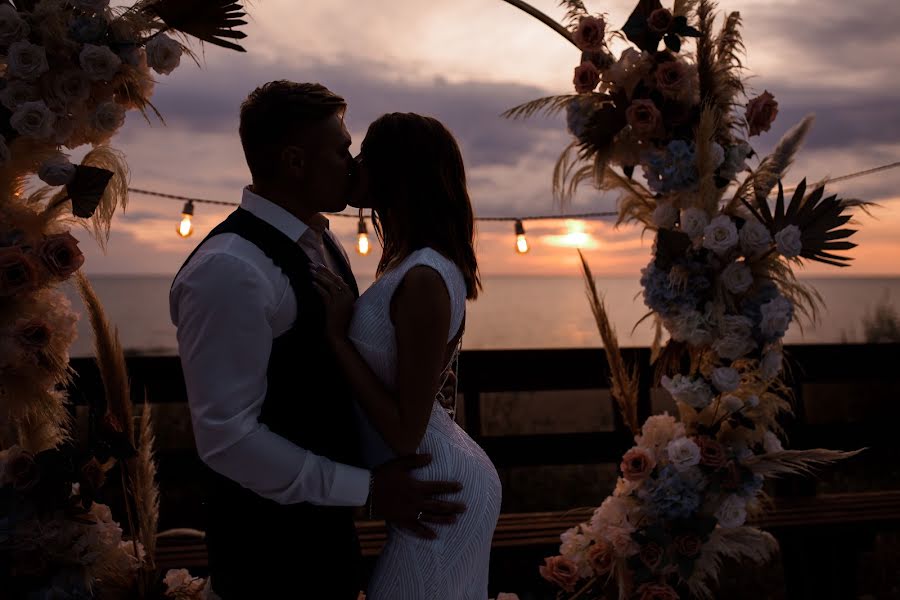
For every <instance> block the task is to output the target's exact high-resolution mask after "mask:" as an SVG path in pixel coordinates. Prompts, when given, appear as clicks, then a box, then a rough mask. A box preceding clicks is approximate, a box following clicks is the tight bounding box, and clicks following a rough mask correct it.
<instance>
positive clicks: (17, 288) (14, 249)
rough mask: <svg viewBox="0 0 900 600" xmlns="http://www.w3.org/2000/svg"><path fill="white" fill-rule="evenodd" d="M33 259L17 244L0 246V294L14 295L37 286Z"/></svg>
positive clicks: (36, 272)
mask: <svg viewBox="0 0 900 600" xmlns="http://www.w3.org/2000/svg"><path fill="white" fill-rule="evenodd" d="M37 280H38V268H37V264H36V263H35V260H34V259H33V258H32V257H31V256H28V255H26V254H25V253H24V252H22V249H21V248H19V247H18V246H8V247H6V248H0V296H14V295H16V294H18V293H20V292H27V291H30V290H32V289H34V288H35V287H36V286H37Z"/></svg>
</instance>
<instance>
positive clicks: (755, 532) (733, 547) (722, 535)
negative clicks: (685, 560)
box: [687, 527, 778, 600]
mask: <svg viewBox="0 0 900 600" xmlns="http://www.w3.org/2000/svg"><path fill="white" fill-rule="evenodd" d="M777 551H778V542H777V541H776V540H775V538H774V537H772V535H771V534H768V533H766V532H764V531H760V530H759V529H756V528H753V527H737V528H735V529H724V528H717V529H714V530H713V532H712V533H711V534H710V536H709V540H708V541H707V542H706V543H705V544H704V545H703V550H701V552H700V557H699V558H698V559H697V561H696V562H695V563H694V571H693V573H692V574H691V577H690V579H688V581H687V584H688V588H689V589H690V591H691V597H693V598H702V599H709V600H712V598H714V597H715V596H714V594H713V591H712V588H715V587H716V585H717V584H718V581H719V572H720V570H721V569H722V560H723V559H725V558H731V559H735V560H742V561H747V560H750V561H753V562H754V563H756V564H759V565H761V564H765V563H766V562H768V561H769V560H770V559H771V558H772V556H773V555H774V554H775V553H776V552H777Z"/></svg>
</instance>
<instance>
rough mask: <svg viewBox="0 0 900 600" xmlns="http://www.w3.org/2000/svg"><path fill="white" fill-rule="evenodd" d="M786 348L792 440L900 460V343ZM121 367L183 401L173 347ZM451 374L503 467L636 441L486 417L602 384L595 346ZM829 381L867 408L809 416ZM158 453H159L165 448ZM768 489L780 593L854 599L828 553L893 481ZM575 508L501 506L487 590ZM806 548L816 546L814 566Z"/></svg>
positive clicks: (650, 377)
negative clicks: (506, 430)
mask: <svg viewBox="0 0 900 600" xmlns="http://www.w3.org/2000/svg"><path fill="white" fill-rule="evenodd" d="M624 354H625V360H626V363H628V364H636V365H639V366H640V367H641V368H640V380H639V384H640V385H639V403H638V413H639V418H640V420H641V421H643V419H645V418H646V417H647V416H649V415H650V414H651V407H652V401H651V400H652V392H653V389H654V387H655V382H654V374H653V370H652V369H651V368H650V367H649V366H648V365H649V358H650V354H649V351H648V350H647V349H626V350H625V351H624ZM786 356H787V357H788V359H789V364H790V369H789V380H790V382H791V385H792V387H793V391H794V395H795V402H794V407H795V413H796V418H795V419H793V420H791V421H789V422H786V423H785V425H786V426H787V429H788V432H789V435H790V440H791V446H792V447H794V448H808V447H819V446H822V447H828V448H834V449H855V448H861V447H866V448H868V449H869V450H868V451H867V456H868V457H869V458H872V459H873V460H876V461H878V460H886V461H887V460H896V458H897V454H898V448H900V435H898V433H897V427H896V423H898V417H900V408H898V406H900V403H898V402H897V400H898V399H900V344H884V345H828V346H791V347H788V348H787V349H786ZM72 367H73V369H74V370H75V371H76V377H75V381H74V384H73V387H72V389H71V390H70V396H71V398H72V399H73V401H74V405H75V406H78V405H84V404H87V403H88V400H89V399H94V398H101V397H102V384H101V382H100V379H99V374H98V371H97V369H96V366H95V365H94V364H93V361H92V360H91V359H74V360H73V361H72ZM128 370H129V376H130V379H131V387H132V397H133V398H134V399H135V401H143V399H144V398H145V397H146V398H148V399H149V401H150V402H151V403H154V404H164V403H172V402H175V403H183V402H185V401H186V392H185V387H184V382H183V378H182V372H181V367H180V363H179V360H178V358H177V357H130V358H129V359H128ZM459 373H460V377H459V382H460V384H459V392H460V394H461V397H462V399H463V403H462V409H463V416H462V422H463V424H464V427H465V428H466V430H467V432H468V433H469V435H471V436H472V437H473V438H474V439H475V440H476V441H477V442H478V443H479V444H480V445H481V446H482V447H483V448H484V449H485V451H486V452H487V454H488V455H489V456H490V457H491V459H492V460H493V461H494V463H495V464H496V465H497V467H498V469H500V470H501V471H502V470H503V469H507V468H521V467H535V466H544V465H573V464H582V465H590V464H599V463H618V461H619V460H620V458H621V456H622V453H623V452H624V451H625V450H626V449H627V448H628V447H630V446H631V445H632V444H633V440H632V438H631V435H630V433H629V432H627V430H626V428H625V427H624V425H623V423H622V420H621V418H620V417H619V416H618V414H617V413H616V416H615V418H614V422H613V426H612V427H611V428H609V430H607V431H588V432H583V433H545V434H530V435H504V436H498V435H491V434H490V433H491V432H490V431H486V429H485V427H484V426H483V422H484V419H483V418H482V417H483V415H482V412H483V409H484V406H483V395H485V394H492V393H509V392H534V391H543V392H567V391H572V390H596V391H597V392H598V396H599V395H600V393H601V392H602V391H603V390H606V389H608V387H609V367H608V364H607V361H606V359H605V356H604V353H603V351H602V350H600V349H585V350H509V351H494V350H488V351H467V352H463V353H462V356H461V358H460V368H459ZM823 386H826V387H824V388H823ZM828 387H834V388H835V389H837V388H840V389H842V390H843V389H845V387H846V389H847V390H850V391H848V392H847V393H855V394H859V395H860V399H861V401H862V400H865V402H867V403H869V407H868V408H867V409H866V410H865V411H857V412H854V411H853V410H850V411H849V412H847V413H846V414H845V415H844V416H843V417H839V418H838V419H837V420H835V419H833V418H832V419H831V420H829V419H822V418H819V416H817V415H808V414H807V413H806V411H807V407H808V406H809V405H810V402H809V400H811V399H813V396H815V395H817V394H819V393H820V392H821V391H822V390H823V389H827V388H828ZM817 390H818V391H817ZM873 396H879V397H881V400H878V399H877V398H875V399H873ZM873 402H874V404H873ZM857 404H858V403H857ZM851 406H853V405H851ZM874 407H877V408H874ZM157 427H158V428H163V427H165V424H164V423H159V424H158V425H157ZM161 456H162V457H163V460H165V450H164V449H162V450H161ZM182 456H183V455H182ZM179 463H180V465H181V466H182V467H184V466H185V465H188V467H189V464H190V461H189V460H188V461H186V462H185V461H182V460H181V459H179ZM161 476H162V477H163V485H165V477H164V476H165V469H161ZM897 487H900V486H897ZM776 492H777V494H776V496H777V497H776V503H775V509H774V510H773V511H772V512H771V513H770V514H768V515H767V516H766V517H765V518H764V519H762V520H761V521H760V522H759V523H758V524H759V525H760V526H762V527H766V528H768V529H770V530H772V531H773V532H774V533H775V534H776V536H777V537H778V538H779V541H781V543H782V561H783V564H784V570H785V573H786V575H787V577H786V586H787V588H788V590H789V596H788V597H790V598H795V597H796V598H805V597H817V598H831V597H835V598H837V597H841V598H844V597H847V598H850V597H851V596H844V595H835V594H848V593H852V592H853V589H854V588H853V586H854V583H853V582H852V581H850V580H851V579H852V575H853V570H852V569H850V570H849V571H848V569H847V566H846V565H842V566H841V567H840V568H838V565H836V564H834V563H835V561H837V560H839V559H840V560H844V561H845V560H849V559H850V558H848V556H847V544H848V543H850V542H848V539H847V536H848V535H852V536H853V542H852V544H851V546H853V545H855V546H856V547H858V546H859V536H860V535H863V537H865V536H869V537H871V536H873V535H874V533H875V532H876V531H880V530H882V529H883V528H885V527H893V526H896V525H897V524H898V523H900V491H896V490H894V491H890V490H887V491H885V490H877V489H869V490H865V491H861V492H859V493H855V494H853V493H851V494H829V495H824V496H823V495H818V496H817V495H815V492H816V487H815V484H814V483H810V482H808V481H807V482H802V481H799V480H789V481H787V482H786V483H782V484H780V485H779V486H778V487H777V489H776ZM164 494H165V490H164ZM163 510H164V512H165V510H166V508H165V506H164V508H163ZM582 512H584V511H549V512H548V511H545V512H539V513H533V512H532V513H510V512H505V514H504V515H503V516H502V517H501V522H500V524H499V526H498V529H497V534H496V536H495V540H494V546H495V549H496V551H498V552H507V553H509V552H513V550H514V549H517V548H518V549H520V550H522V549H524V550H522V551H523V552H525V554H524V555H523V554H521V553H520V554H518V555H512V554H511V555H509V560H506V559H504V560H500V561H495V563H497V564H496V566H494V567H493V571H492V589H493V588H494V587H496V588H497V589H499V590H503V589H507V590H512V589H522V586H523V585H526V586H540V582H539V581H537V576H536V567H535V566H534V565H536V564H539V563H540V560H539V559H540V557H541V556H542V555H544V554H546V553H549V552H553V551H554V546H555V545H557V544H558V535H559V533H560V532H562V531H563V530H565V529H566V528H567V527H570V526H572V525H573V524H575V523H577V522H580V521H583V520H584V519H585V518H586V516H587V513H585V514H581V513H582ZM848 526H849V529H847V528H848ZM359 528H360V535H361V539H362V541H363V546H364V550H365V551H366V552H367V553H368V554H369V555H373V556H374V555H376V554H377V552H378V550H379V549H380V546H381V544H382V543H383V541H384V530H383V524H382V523H378V522H361V523H360V524H359ZM832 529H834V530H835V531H841V532H843V533H839V534H835V535H834V536H831V537H829V536H830V534H826V533H823V532H825V531H831V530H832ZM172 540H174V541H172V542H171V543H169V544H168V545H167V544H165V543H163V544H161V556H160V559H161V562H163V563H166V562H167V561H171V564H172V566H176V565H177V564H179V562H178V561H181V564H182V566H197V565H198V564H201V565H202V563H203V562H204V561H205V554H204V552H203V547H202V543H197V542H196V541H194V542H191V541H190V540H189V539H184V538H178V537H175V538H172ZM837 548H840V551H838V550H836V549H837ZM858 551H859V550H857V552H858ZM811 557H818V558H817V560H819V563H818V564H817V565H816V566H815V569H813V567H812V564H811V560H812V558H811ZM851 558H852V557H851ZM522 565H531V566H529V567H524V568H527V569H528V572H527V573H524V574H523V572H522V568H523V567H522ZM829 565H831V567H834V568H831V567H830V566H829ZM514 585H515V586H519V587H518V588H515V587H513V586H514ZM816 594H818V595H816ZM823 594H824V595H823Z"/></svg>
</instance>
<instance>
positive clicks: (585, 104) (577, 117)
mask: <svg viewBox="0 0 900 600" xmlns="http://www.w3.org/2000/svg"><path fill="white" fill-rule="evenodd" d="M593 113H594V102H593V100H592V98H591V97H590V96H577V97H575V98H573V99H572V100H571V101H570V102H569V103H568V104H566V127H568V128H569V133H571V134H572V135H574V136H575V137H576V138H578V141H579V142H585V141H586V139H585V134H586V130H587V125H588V122H590V120H591V115H593Z"/></svg>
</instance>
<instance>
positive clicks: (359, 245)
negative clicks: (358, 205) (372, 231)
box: [356, 215, 370, 256]
mask: <svg viewBox="0 0 900 600" xmlns="http://www.w3.org/2000/svg"><path fill="white" fill-rule="evenodd" d="M357 231H358V233H359V237H358V239H357V242H356V251H357V252H359V253H360V254H362V255H363V256H365V255H366V254H368V253H369V250H370V247H369V231H368V229H367V228H366V220H365V219H364V218H363V216H362V215H359V227H358V228H357Z"/></svg>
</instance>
